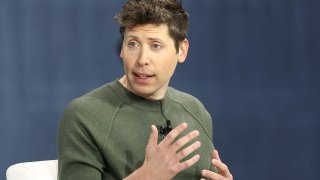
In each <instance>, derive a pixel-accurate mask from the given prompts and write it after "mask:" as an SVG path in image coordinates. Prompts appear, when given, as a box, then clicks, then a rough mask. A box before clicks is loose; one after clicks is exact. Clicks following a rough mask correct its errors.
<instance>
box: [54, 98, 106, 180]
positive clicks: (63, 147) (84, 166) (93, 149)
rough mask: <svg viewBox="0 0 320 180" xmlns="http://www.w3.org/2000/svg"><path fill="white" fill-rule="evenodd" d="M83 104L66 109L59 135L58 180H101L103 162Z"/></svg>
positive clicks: (73, 103)
mask: <svg viewBox="0 0 320 180" xmlns="http://www.w3.org/2000/svg"><path fill="white" fill-rule="evenodd" d="M85 109H86V108H85V107H82V105H81V103H77V102H72V103H71V104H70V105H69V106H68V107H67V108H66V110H65V112H64V114H63V117H62V119H61V122H60V127H59V132H58V160H59V161H58V162H59V171H58V176H59V178H58V179H59V180H75V179H77V180H88V179H90V180H101V172H102V168H103V159H102V157H101V154H100V152H99V148H98V146H97V143H96V141H97V139H95V138H94V136H93V135H92V133H91V131H90V130H89V129H90V128H89V127H88V126H89V125H88V123H86V121H88V119H87V117H88V113H87V112H86V110H85Z"/></svg>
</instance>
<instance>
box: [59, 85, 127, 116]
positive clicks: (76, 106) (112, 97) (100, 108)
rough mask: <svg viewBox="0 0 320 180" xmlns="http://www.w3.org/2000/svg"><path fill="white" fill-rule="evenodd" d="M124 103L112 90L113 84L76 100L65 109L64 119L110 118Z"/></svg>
mask: <svg viewBox="0 0 320 180" xmlns="http://www.w3.org/2000/svg"><path fill="white" fill-rule="evenodd" d="M121 103H122V101H121V99H120V98H118V97H117V94H116V93H114V92H113V90H112V83H108V84H105V85H103V86H101V87H99V88H96V89H94V90H92V91H90V92H88V93H86V94H84V95H82V96H80V97H78V98H76V99H73V100H72V101H71V102H70V103H69V104H68V105H67V106H66V108H65V110H64V113H63V117H62V118H63V119H68V120H71V119H72V120H81V121H88V120H89V119H90V121H92V120H99V119H102V118H100V117H110V115H111V114H112V113H113V112H115V109H117V108H118V107H119V106H120V105H121Z"/></svg>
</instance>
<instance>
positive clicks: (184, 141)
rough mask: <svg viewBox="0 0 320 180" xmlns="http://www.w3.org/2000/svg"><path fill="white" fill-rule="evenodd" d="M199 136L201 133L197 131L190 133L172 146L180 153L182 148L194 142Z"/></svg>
mask: <svg viewBox="0 0 320 180" xmlns="http://www.w3.org/2000/svg"><path fill="white" fill-rule="evenodd" d="M198 136H199V131H197V130H195V131H192V132H190V133H189V134H187V135H185V136H183V137H182V138H180V139H178V140H177V141H175V142H174V144H172V146H173V147H174V150H175V151H178V150H179V149H180V148H181V147H183V146H184V145H185V144H187V143H188V142H190V141H191V140H193V139H194V138H196V137H198Z"/></svg>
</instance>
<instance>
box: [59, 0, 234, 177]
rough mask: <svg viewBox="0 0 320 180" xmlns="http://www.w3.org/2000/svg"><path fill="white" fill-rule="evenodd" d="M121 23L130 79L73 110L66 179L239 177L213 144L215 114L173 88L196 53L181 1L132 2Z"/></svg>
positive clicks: (65, 125)
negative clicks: (175, 76) (177, 73)
mask: <svg viewBox="0 0 320 180" xmlns="http://www.w3.org/2000/svg"><path fill="white" fill-rule="evenodd" d="M116 20H117V22H118V23H119V25H120V32H121V37H122V41H123V43H122V48H121V53H120V57H121V58H122V60H123V66H124V71H125V75H124V76H123V77H121V78H120V79H118V80H116V81H114V82H111V83H109V84H106V85H104V86H102V87H100V88H98V89H96V90H94V91H92V92H90V93H88V94H86V95H84V96H82V97H80V98H78V99H75V100H73V101H72V102H71V103H70V104H69V105H68V107H67V108H66V110H65V112H64V115H63V117H62V121H61V124H60V128H59V136H58V160H59V179H60V180H82V179H83V180H101V179H108V180H109V179H126V180H133V179H137V180H141V179H153V180H157V179H159V180H167V179H201V178H209V179H232V175H231V174H230V172H229V170H228V168H227V166H226V165H225V164H223V163H222V162H221V161H220V159H219V155H218V152H217V151H216V150H214V147H213V145H212V120H211V118H210V115H209V113H208V112H207V111H206V110H205V108H204V107H203V105H202V104H201V103H200V102H199V101H198V100H197V99H196V98H194V97H192V96H191V95H188V94H186V93H183V92H180V91H177V90H175V89H173V88H170V87H168V85H169V81H170V79H171V77H172V75H173V73H174V71H175V68H176V66H177V63H183V62H184V61H185V59H186V57H187V53H188V47H189V43H188V40H187V39H186V34H187V28H188V15H187V13H186V11H185V10H184V9H183V8H182V5H181V3H180V2H177V1H176V0H128V2H127V3H125V4H124V6H123V8H122V11H121V12H120V13H119V14H117V15H116ZM150 127H151V128H150Z"/></svg>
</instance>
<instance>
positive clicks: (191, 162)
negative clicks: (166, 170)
mask: <svg viewBox="0 0 320 180" xmlns="http://www.w3.org/2000/svg"><path fill="white" fill-rule="evenodd" d="M199 159H200V155H199V154H196V155H194V156H193V157H192V158H190V159H188V160H186V161H184V162H181V163H178V164H177V165H176V166H175V167H174V171H175V172H180V171H183V170H185V169H187V168H188V167H190V166H192V165H194V164H195V163H196V162H198V161H199Z"/></svg>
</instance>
